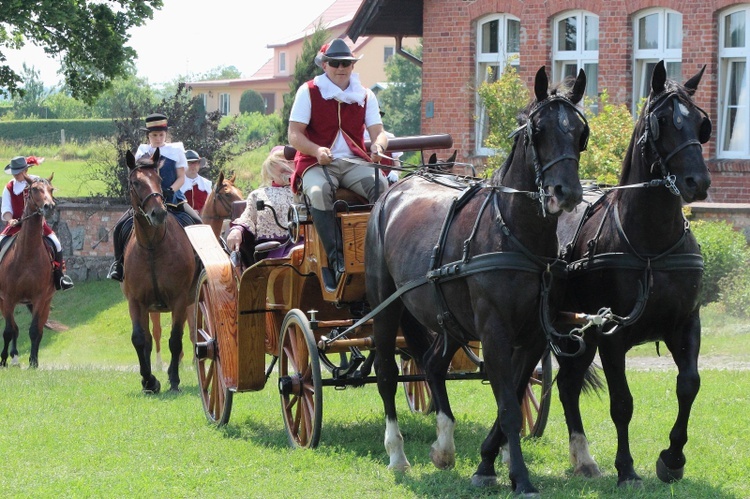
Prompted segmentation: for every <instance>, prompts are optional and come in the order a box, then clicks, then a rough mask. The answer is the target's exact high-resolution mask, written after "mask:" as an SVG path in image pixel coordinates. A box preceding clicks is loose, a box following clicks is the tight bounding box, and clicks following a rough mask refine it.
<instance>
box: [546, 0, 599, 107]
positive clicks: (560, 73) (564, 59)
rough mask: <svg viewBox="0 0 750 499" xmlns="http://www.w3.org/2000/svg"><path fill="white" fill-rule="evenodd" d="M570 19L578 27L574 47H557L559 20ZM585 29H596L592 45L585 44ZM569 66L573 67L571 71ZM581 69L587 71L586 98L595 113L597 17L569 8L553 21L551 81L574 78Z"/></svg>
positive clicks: (596, 94)
mask: <svg viewBox="0 0 750 499" xmlns="http://www.w3.org/2000/svg"><path fill="white" fill-rule="evenodd" d="M569 18H574V19H575V23H576V27H577V29H576V38H575V41H574V43H575V48H574V49H573V50H565V49H560V46H559V44H558V41H559V38H560V23H561V22H562V21H564V20H567V19H569ZM594 21H596V22H595V23H594ZM587 28H591V29H595V30H596V34H595V41H596V44H595V45H596V47H595V48H592V47H589V48H587V47H586V30H587ZM571 68H574V70H573V71H572V72H571V71H570V70H571ZM581 69H583V70H584V71H586V97H588V98H590V99H591V102H592V108H591V111H592V112H594V113H596V111H597V109H598V96H599V84H598V79H599V78H598V76H599V16H597V15H596V14H594V13H592V12H588V11H585V10H571V11H567V12H565V13H563V14H560V15H558V16H557V17H555V18H554V19H553V20H552V81H556V82H559V81H563V79H565V77H566V76H572V77H573V78H575V77H576V76H577V75H578V71H580V70H581Z"/></svg>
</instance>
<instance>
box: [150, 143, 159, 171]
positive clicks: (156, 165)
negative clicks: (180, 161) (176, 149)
mask: <svg viewBox="0 0 750 499" xmlns="http://www.w3.org/2000/svg"><path fill="white" fill-rule="evenodd" d="M151 159H152V160H153V162H154V168H159V166H160V165H159V160H160V159H161V152H159V148H158V147H157V148H156V151H154V155H153V156H152V157H151Z"/></svg>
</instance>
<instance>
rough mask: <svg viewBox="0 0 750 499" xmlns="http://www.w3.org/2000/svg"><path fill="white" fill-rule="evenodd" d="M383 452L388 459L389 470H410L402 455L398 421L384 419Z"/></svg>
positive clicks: (402, 449) (402, 441)
mask: <svg viewBox="0 0 750 499" xmlns="http://www.w3.org/2000/svg"><path fill="white" fill-rule="evenodd" d="M384 444H385V451H386V452H387V453H388V457H390V464H388V469H389V470H394V471H406V470H408V469H409V468H411V464H410V463H409V460H408V459H406V454H404V437H403V436H401V430H399V429H398V421H396V420H393V421H391V420H390V419H388V418H386V419H385V442H384Z"/></svg>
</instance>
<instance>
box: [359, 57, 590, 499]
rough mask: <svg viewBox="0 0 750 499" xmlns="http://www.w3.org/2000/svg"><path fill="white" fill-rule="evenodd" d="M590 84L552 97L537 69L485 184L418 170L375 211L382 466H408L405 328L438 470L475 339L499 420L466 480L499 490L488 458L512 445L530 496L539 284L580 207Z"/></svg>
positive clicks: (539, 348)
mask: <svg viewBox="0 0 750 499" xmlns="http://www.w3.org/2000/svg"><path fill="white" fill-rule="evenodd" d="M585 87H586V75H585V73H584V72H583V71H581V72H580V73H579V74H578V77H577V79H576V80H575V82H574V84H573V87H572V89H571V90H569V91H567V92H563V91H562V89H561V90H559V91H558V90H553V91H552V92H551V93H550V94H549V95H548V80H547V75H546V73H545V71H544V67H542V68H540V69H539V71H538V72H537V74H536V79H535V85H534V92H535V96H536V100H534V101H533V102H532V103H531V104H530V105H529V106H528V107H527V109H526V110H524V111H523V113H522V114H521V116H520V119H519V124H521V125H522V126H521V127H520V128H519V129H518V131H517V135H516V138H515V141H514V145H513V149H512V151H511V155H510V157H509V158H508V160H506V162H505V164H504V166H503V167H502V169H501V170H499V171H498V172H497V173H496V174H495V175H494V176H493V178H492V179H491V181H490V182H489V183H484V182H479V181H475V182H468V183H461V182H457V183H456V186H454V187H455V188H452V187H451V186H449V185H445V184H448V183H449V182H448V181H447V180H446V176H445V175H443V174H434V176H435V178H433V177H432V176H431V175H433V174H430V173H429V172H424V173H422V174H419V173H417V174H414V175H412V176H411V177H407V178H405V179H402V180H401V182H399V183H398V184H396V185H395V186H393V187H392V188H391V189H390V190H389V191H388V192H387V193H386V194H384V195H383V196H382V197H381V198H380V200H379V201H378V202H377V203H376V205H375V207H374V209H373V211H372V214H371V217H370V222H369V226H368V230H367V236H366V245H365V246H366V257H365V261H366V264H365V266H366V268H365V272H366V282H367V296H368V299H369V301H370V304H371V305H372V306H373V307H374V311H377V310H378V308H377V307H383V308H381V311H380V312H379V313H377V315H376V316H375V318H374V337H375V345H376V349H377V358H376V363H377V365H376V373H377V382H378V390H379V392H380V396H381V398H382V399H383V403H384V406H385V414H386V431H385V447H386V450H387V452H388V454H389V456H390V464H389V468H391V469H406V468H408V467H409V466H410V464H409V461H408V460H407V458H406V456H405V455H404V451H403V438H402V436H401V433H400V431H399V428H398V422H397V417H396V407H395V400H394V399H395V392H396V386H397V376H398V368H397V366H396V362H395V360H394V349H395V341H396V336H397V331H398V329H399V326H401V329H402V330H403V333H404V335H405V337H406V339H407V344H408V348H409V351H410V353H412V354H413V356H414V358H415V359H417V361H418V362H419V361H423V362H421V364H422V366H423V368H424V369H425V372H426V376H427V380H428V382H429V384H430V388H431V389H432V394H433V400H434V402H435V406H436V411H437V431H438V438H437V441H436V442H435V443H434V444H433V446H432V451H431V453H430V455H431V458H432V461H433V463H434V464H435V465H436V466H437V467H439V468H449V467H451V466H452V465H453V464H454V462H455V446H454V443H453V428H454V425H455V418H454V417H453V413H452V412H451V408H450V405H449V403H448V396H447V392H446V389H445V377H446V373H447V370H448V366H449V363H450V360H451V358H452V357H453V354H454V353H455V352H456V351H457V349H458V348H459V347H460V345H461V344H462V343H464V342H465V341H467V340H481V342H482V348H483V354H484V365H485V370H486V373H487V376H488V378H489V381H490V383H491V385H492V390H493V393H494V395H495V399H496V402H497V406H498V412H497V418H496V420H495V422H494V426H493V428H492V431H491V432H490V433H489V435H488V437H487V439H486V440H485V442H484V444H483V445H482V449H481V456H482V462H481V464H480V465H479V467H478V469H477V471H476V473H475V475H474V477H473V478H472V482H473V483H475V484H477V485H489V484H491V483H495V482H496V474H495V468H494V463H495V458H496V457H497V455H498V453H499V449H500V446H501V445H504V444H506V442H507V443H508V445H509V449H510V463H511V464H510V478H511V481H512V485H513V489H514V490H515V491H516V492H518V493H535V492H536V489H535V488H534V486H533V485H532V484H531V482H530V480H529V476H528V469H527V468H526V465H525V463H524V460H523V456H522V455H521V447H520V436H519V433H520V431H521V424H522V422H521V409H520V407H519V402H520V399H521V397H522V395H523V393H524V391H525V387H526V384H527V382H528V379H529V376H530V375H531V373H532V371H533V369H534V367H535V366H536V364H537V362H538V361H539V359H540V357H541V356H542V354H543V352H544V350H545V347H546V343H547V341H546V338H545V333H544V332H543V330H542V327H541V325H540V320H539V315H540V309H541V308H543V305H542V302H543V301H544V302H546V301H547V300H546V299H544V298H543V297H542V293H540V289H545V290H546V291H549V287H550V286H545V285H544V284H548V283H549V282H550V281H551V280H552V274H553V272H552V270H550V269H551V268H552V267H555V263H556V262H559V263H561V264H562V266H563V267H564V262H562V261H561V260H557V259H556V257H557V255H558V241H557V235H556V228H557V218H558V215H559V213H561V212H562V211H563V210H566V211H570V210H572V209H573V208H574V207H575V206H576V205H577V204H578V203H579V202H580V201H581V198H582V191H583V189H582V187H581V184H580V181H579V178H578V162H579V157H580V152H581V151H582V150H583V149H585V145H586V141H587V137H588V125H587V123H586V120H585V118H583V115H582V114H581V113H580V112H579V111H578V110H577V109H576V107H575V104H576V103H577V102H579V101H580V100H581V98H582V97H583V94H584V90H585ZM447 262H451V263H447ZM548 264H549V266H548ZM426 275H428V277H425V276H426ZM397 290H398V291H397ZM430 331H437V332H438V333H437V334H434V333H431V332H430Z"/></svg>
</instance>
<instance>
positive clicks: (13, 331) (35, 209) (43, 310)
mask: <svg viewBox="0 0 750 499" xmlns="http://www.w3.org/2000/svg"><path fill="white" fill-rule="evenodd" d="M53 176H54V175H52V176H50V178H49V179H44V178H38V177H31V176H29V175H26V176H25V180H26V182H27V184H28V187H27V188H26V191H25V193H24V199H25V202H24V208H23V216H22V218H21V221H22V224H21V230H20V231H19V232H18V234H17V235H16V240H15V241H14V242H12V243H11V246H10V248H8V251H7V253H6V254H5V256H4V257H3V259H2V261H1V262H0V308H1V309H2V313H3V317H4V318H5V330H4V331H3V351H2V354H0V366H7V365H8V364H7V361H8V345H11V350H10V356H11V362H12V363H13V364H14V365H17V364H18V348H17V346H16V343H17V341H18V324H16V321H15V318H14V311H15V308H16V305H17V304H19V303H24V304H26V305H28V306H29V308H30V311H31V325H30V326H29V338H30V339H31V354H30V355H29V366H31V367H38V366H39V344H40V343H41V342H42V335H43V334H44V324H45V323H46V322H47V318H48V317H49V311H50V306H51V304H52V296H53V295H54V294H55V286H54V284H53V283H52V262H53V260H52V255H51V253H50V251H49V250H48V249H47V245H46V244H45V242H44V241H43V237H42V233H43V231H42V226H43V224H44V219H45V218H46V217H47V216H49V215H50V214H51V213H52V210H53V209H54V208H55V200H54V198H53V197H52V192H53V190H54V188H53V187H52V177H53Z"/></svg>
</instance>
